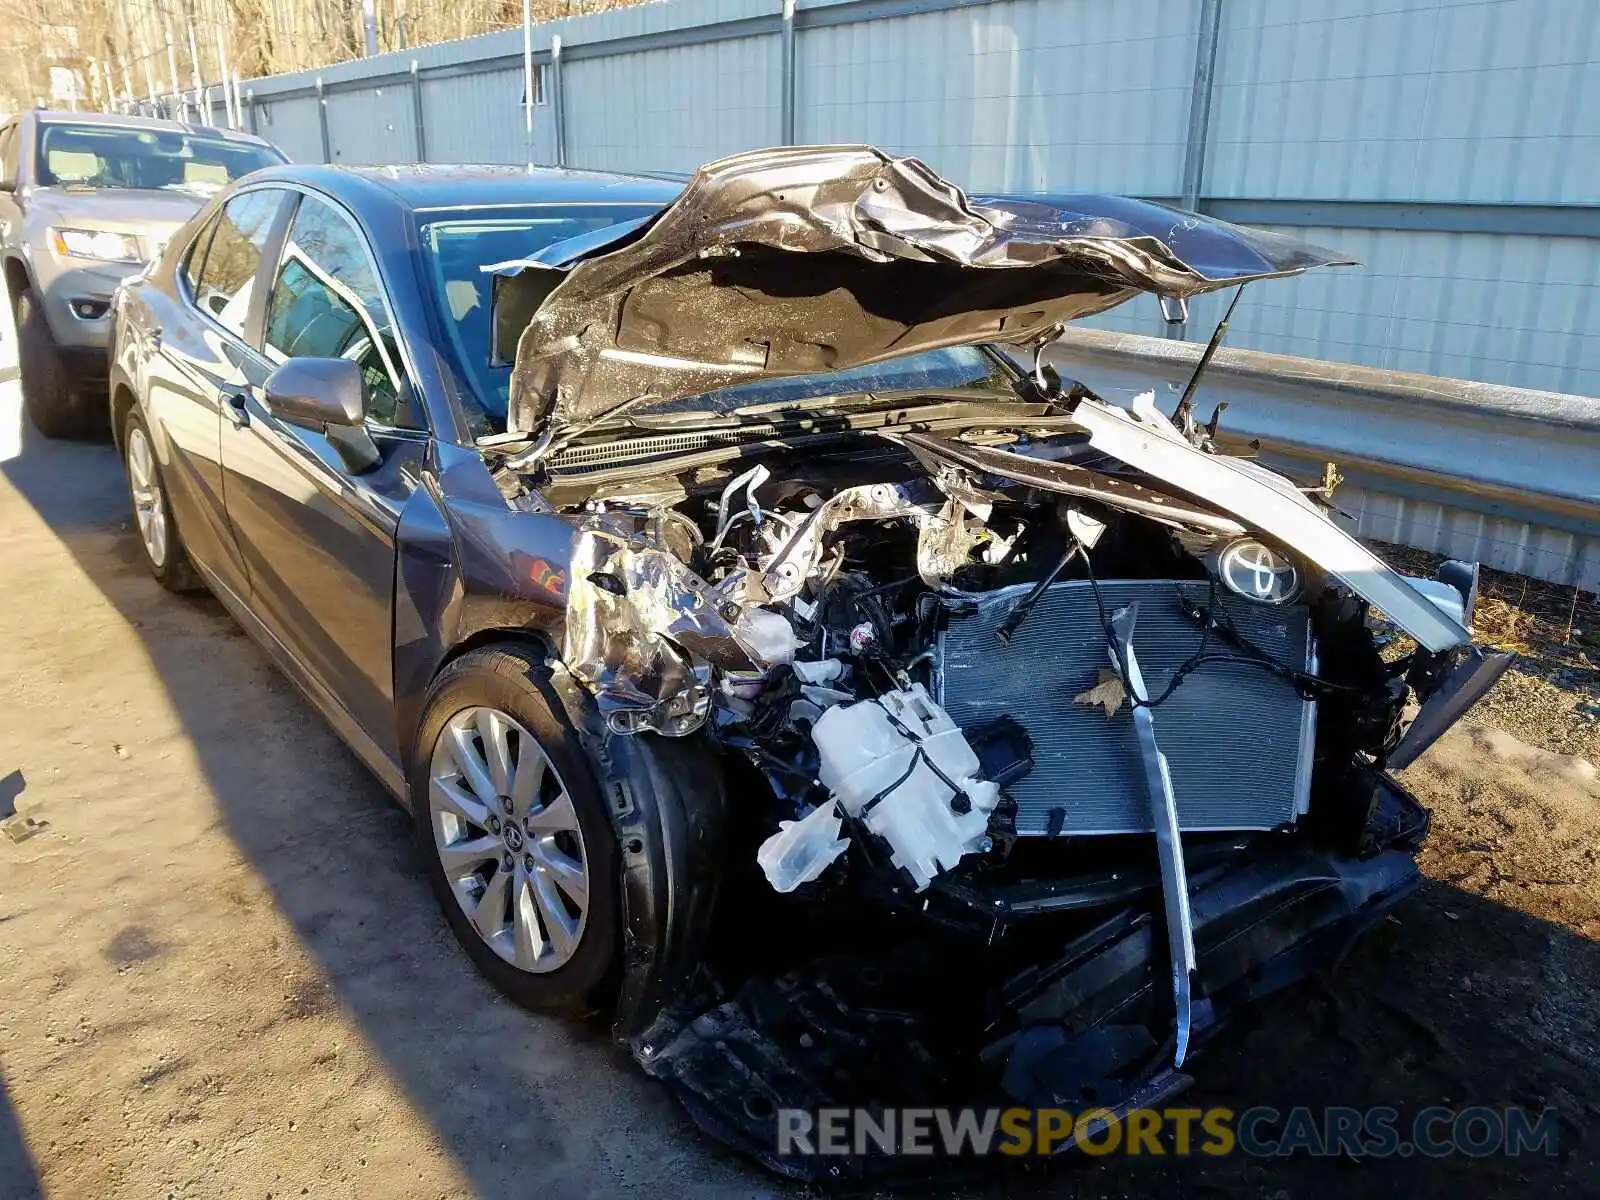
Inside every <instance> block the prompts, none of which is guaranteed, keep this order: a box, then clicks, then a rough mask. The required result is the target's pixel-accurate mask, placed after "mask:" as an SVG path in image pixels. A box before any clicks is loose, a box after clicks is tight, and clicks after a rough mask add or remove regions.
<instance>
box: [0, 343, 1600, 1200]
mask: <svg viewBox="0 0 1600 1200" xmlns="http://www.w3.org/2000/svg"><path fill="white" fill-rule="evenodd" d="M8 340H9V339H8ZM0 392H3V401H4V404H3V407H0V460H3V461H0V715H3V726H0V817H4V816H6V815H8V814H10V813H11V812H12V810H13V809H15V812H16V814H18V815H19V816H21V817H22V818H23V819H24V820H25V819H27V818H29V817H31V818H32V819H33V820H34V821H35V822H38V823H40V824H41V826H42V827H41V828H39V829H38V831H37V832H36V833H34V834H33V836H31V837H28V838H26V839H25V840H21V841H18V842H15V843H13V842H11V841H9V840H8V839H6V838H4V837H0V1200H19V1198H22V1197H31V1196H33V1195H35V1194H38V1193H43V1194H45V1195H49V1196H52V1197H71V1198H74V1200H75V1198H78V1197H102V1196H106V1197H164V1196H182V1197H218V1198H221V1197H228V1198H230V1200H231V1198H233V1197H255V1198H257V1200H260V1198H261V1197H296V1196H347V1197H424V1198H432V1197H465V1196H484V1197H524V1196H534V1195H541V1196H560V1197H565V1196H583V1195H596V1196H610V1195H618V1194H648V1195H650V1196H652V1197H655V1198H662V1200H664V1198H665V1197H668V1196H675V1195H694V1196H730V1197H731V1196H749V1195H770V1194H779V1193H782V1194H789V1193H790V1189H788V1188H786V1187H785V1186H784V1185H781V1184H779V1183H777V1182H775V1181H774V1180H772V1179H770V1178H768V1177H766V1176H764V1175H762V1174H760V1173H759V1172H757V1171H755V1170H754V1169H752V1168H750V1167H748V1166H747V1165H746V1164H745V1163H744V1162H742V1161H741V1160H738V1159H736V1158H734V1157H732V1156H731V1155H729V1154H727V1153H725V1152H723V1151H722V1150H720V1149H719V1148H718V1147H717V1146H715V1145H714V1144H712V1143H710V1142H709V1141H708V1140H707V1139H705V1138H703V1137H702V1136H700V1135H699V1134H698V1133H696V1132H695V1130H694V1129H693V1128H692V1127H691V1125H690V1124H689V1122H688V1121H687V1119H686V1118H685V1117H683V1116H682V1115H681V1114H680V1113H679V1112H678V1111H677V1109H676V1108H675V1107H674V1105H673V1104H672V1103H670V1102H669V1101H668V1099H667V1098H666V1097H665V1096H664V1095H663V1094H662V1093H661V1092H660V1091H659V1090H658V1089H657V1088H656V1087H655V1085H653V1084H651V1083H650V1082H649V1081H647V1080H645V1079H644V1078H643V1077H642V1076H641V1075H640V1074H639V1073H638V1072H637V1071H636V1070H635V1069H633V1067H632V1065H631V1063H630V1061H629V1060H628V1059H627V1058H626V1057H625V1056H624V1055H622V1054H621V1053H619V1052H618V1051H616V1050H615V1049H614V1048H613V1047H612V1046H611V1045H610V1044H609V1042H608V1041H607V1039H606V1038H605V1036H604V1035H603V1033H601V1032H599V1031H596V1030H592V1029H587V1028H583V1027H579V1026H574V1025H570V1024H562V1023H559V1022H555V1021H551V1020H544V1019H538V1018H534V1017H532V1016H529V1015H528V1014H526V1013H524V1012H521V1011H520V1010H517V1009H515V1008H513V1007H511V1006H510V1005H509V1004H507V1003H505V1002H503V1001H501V1000H499V999H498V998H497V997H496V996H494V995H493V994H492V993H491V992H490V991H489V989H488V988H487V987H486V986H485V985H484V984H483V983H481V982H479V980H478V979H477V978H476V977H475V976H474V975H473V973H472V971H471V970H470V969H469V967H468V965H467V963H466V960H465V959H464V958H463V957H462V955H461V954H460V953H459V952H458V951H457V950H456V948H455V946H454V945H453V943H452V942H451V941H450V939H449V936H448V934H447V932H446V931H445V928H444V926H443V924H442V922H441V921H440V920H439V918H438V916H437V915H436V911H435V909H434V906H433V903H432V901H431V899H430V897H429V895H428V893H427V889H426V886H425V883H424V881H423V879H422V877H421V875H420V874H419V872H418V868H417V864H416V862H415V861H414V859H413V855H412V851H411V849H410V845H409V843H408V840H407V834H406V819H405V818H404V817H403V816H402V815H401V813H400V812H399V810H398V809H396V808H395V807H394V806H393V805H392V804H391V803H390V802H389V801H388V800H387V799H386V798H385V795H384V793H383V792H382V791H381V789H380V788H379V786H378V785H377V783H375V782H374V781H373V780H372V779H371V778H370V777H368V776H367V775H366V774H365V773H364V771H363V769H362V768H361V767H360V766H359V765H358V764H357V762H356V761H355V760H354V758H353V757H352V756H351V755H350V754H348V753H347V752H346V751H345V750H344V749H343V748H342V746H341V745H340V744H339V743H338V742H337V741H336V739H335V738H334V736H333V735H332V733H331V732H330V731H329V730H328V729H327V728H326V727H325V726H324V725H323V724H322V722H321V720H320V719H319V718H318V717H317V716H315V715H314V714H313V713H312V711H311V710H310V709H309V708H308V706H307V705H306V704H305V703H304V702H303V701H302V700H301V699H300V697H299V696H298V694H297V693H295V692H294V691H293V690H292V688H291V687H290V686H289V685H288V684H287V683H286V682H285V681H284V680H282V679H281V678H280V677H279V676H278V675H277V674H276V673H275V672H274V671H273V669H272V668H271V667H270V666H269V665H268V663H267V661H266V659H265V658H264V656H263V655H262V654H261V653H260V652H259V651H258V650H257V649H256V647H255V646H254V645H253V644H252V643H250V642H249V641H248V640H247V639H246V638H245V637H244V636H243V635H242V634H241V633H240V632H239V630H238V629H237V628H236V627H235V626H234V625H233V624H232V623H231V622H230V621H229V619H228V618H227V617H226V616H225V615H224V614H223V612H222V610H221V609H220V608H219V607H218V606H217V605H216V604H215V603H214V602H212V601H210V600H207V599H199V600H180V599H177V598H174V597H172V596H169V595H167V594H166V593H164V592H163V591H162V590H161V589H160V588H159V587H158V586H157V585H156V584H155V583H154V582H153V581H152V580H151V579H150V578H149V577H148V576H147V574H146V573H145V571H144V569H143V567H142V564H141V563H140V561H139V559H138V557H137V555H138V553H139V551H138V549H137V547H136V545H135V542H134V540H133V537H132V534H131V533H130V532H129V531H128V515H127V504H126V500H125V497H124V494H123V492H122V489H121V482H120V473H119V470H118V466H117V463H116V461H115V458H114V455H113V453H112V451H111V448H110V447H109V446H107V445H73V444H65V445H62V444H51V443H44V442H41V441H39V440H38V439H37V438H36V437H32V436H27V435H23V434H19V432H18V425H17V418H16V395H15V384H14V383H6V384H0ZM1563 694H1565V693H1563ZM1517 707H1518V708H1519V711H1520V708H1521V707H1523V706H1517ZM1491 711H1493V709H1491ZM1573 719H1577V718H1576V717H1574V718H1573ZM1518 732H1519V734H1520V736H1521V737H1522V738H1523V739H1525V740H1524V741H1516V740H1513V739H1512V738H1510V737H1509V736H1508V735H1506V734H1503V733H1499V732H1496V731H1492V730H1486V729H1469V730H1465V731H1458V732H1456V733H1454V734H1452V736H1451V737H1450V738H1449V739H1448V740H1447V741H1446V742H1445V743H1443V744H1442V745H1441V746H1439V747H1437V748H1436V749H1435V750H1434V752H1432V753H1431V754H1430V755H1429V756H1428V757H1427V758H1426V759H1425V760H1424V761H1423V762H1422V763H1421V764H1419V765H1418V766H1416V767H1414V768H1413V769H1412V770H1411V771H1410V772H1409V773H1408V777H1407V780H1408V782H1409V783H1410V785H1411V786H1412V787H1413V788H1415V789H1416V790H1417V791H1418V793H1419V794H1420V795H1421V796H1422V798H1423V799H1424V801H1425V802H1426V803H1428V804H1429V805H1430V806H1432V807H1433V809H1434V811H1435V836H1434V838H1433V839H1432V841H1431V842H1430V844H1429V847H1428V849H1427V852H1426V854H1425V857H1424V860H1423V862H1424V867H1425V869H1426V872H1427V875H1428V882H1427V884H1426V885H1425V887H1424V888H1423V890H1422V892H1421V893H1420V894H1419V895H1418V896H1416V897H1415V898H1413V899H1411V900H1410V901H1408V902H1407V903H1405V904H1404V905H1403V906H1402V907H1401V908H1400V909H1399V910H1398V911H1397V913H1396V915H1394V916H1393V917H1391V918H1390V919H1389V920H1388V921H1387V922H1386V923H1385V924H1384V925H1382V926H1381V927H1380V929H1379V931H1378V932H1377V934H1376V935H1375V936H1374V937H1372V938H1371V939H1369V940H1368V941H1367V942H1365V943H1363V944H1362V945H1361V946H1360V947H1358V948H1357V949H1356V950H1355V951H1354V952H1353V953H1352V954H1351V956H1350V957H1349V958H1348V960H1347V961H1346V962H1345V963H1344V964H1343V966H1342V969H1341V970H1340V971H1339V972H1338V973H1337V974H1336V975H1334V976H1333V977H1331V978H1330V979H1319V980H1315V981H1312V982H1311V983H1309V984H1307V985H1305V986H1303V987H1300V988H1297V989H1295V990H1294V991H1292V992H1290V993H1288V994H1287V995H1284V996H1282V997H1280V998H1279V999H1278V1000H1277V1001H1275V1002H1274V1003H1273V1004H1271V1005H1270V1006H1268V1007H1267V1008H1266V1009H1265V1010H1264V1011H1263V1012H1261V1013H1260V1014H1259V1016H1258V1017H1256V1018H1255V1019H1254V1020H1253V1021H1251V1022H1250V1023H1249V1024H1247V1025H1236V1026H1234V1027H1232V1028H1230V1029H1229V1030H1227V1031H1225V1032H1224V1033H1223V1034H1222V1035H1220V1036H1219V1038H1218V1039H1217V1040H1216V1041H1214V1042H1213V1043H1211V1044H1210V1046H1209V1047H1208V1048H1207V1049H1206V1050H1205V1051H1204V1052H1203V1053H1202V1055H1201V1056H1200V1057H1199V1058H1198V1059H1196V1060H1195V1061H1194V1067H1195V1070H1196V1073H1197V1075H1198V1077H1199V1080H1200V1082H1199V1083H1198V1085H1197V1087H1196V1088H1195V1090H1194V1091H1193V1092H1192V1093H1191V1095H1190V1097H1189V1098H1188V1100H1189V1101H1191V1102H1192V1103H1194V1104H1196V1105H1211V1104H1226V1105H1229V1106H1232V1107H1234V1108H1236V1109H1242V1108H1245V1107H1249V1106H1251V1105H1255V1104H1270V1105H1275V1106H1277V1107H1279V1108H1281V1109H1285V1110H1286V1109H1288V1108H1290V1107H1292V1106H1293V1105H1297V1104H1306V1105H1329V1104H1340V1105H1354V1106H1358V1107H1360V1106H1367V1105H1375V1104H1387V1105H1393V1106H1395V1107H1397V1108H1399V1109H1401V1110H1402V1111H1405V1112H1414V1111H1415V1110H1418V1109H1420V1108H1423V1107H1425V1106H1427V1105H1430V1104H1445V1105H1455V1106H1458V1107H1459V1106H1465V1105H1469V1104H1485V1105H1490V1106H1504V1105H1509V1104H1519V1105H1525V1106H1529V1107H1533V1108H1537V1109H1542V1108H1545V1107H1547V1106H1549V1107H1554V1108H1555V1109H1557V1110H1558V1111H1559V1112H1560V1114H1561V1122H1562V1124H1561V1132H1560V1141H1561V1146H1562V1153H1561V1155H1560V1157H1559V1158H1557V1159H1554V1160H1550V1159H1545V1158H1537V1159H1528V1158H1522V1159H1513V1160H1506V1159H1486V1160H1481V1161H1473V1160H1469V1159H1465V1158H1454V1159H1449V1160H1445V1161H1442V1162H1439V1161H1429V1160H1424V1159H1420V1158H1414V1159H1401V1158H1395V1159H1388V1160H1382V1161H1378V1160H1367V1161H1361V1162H1356V1161H1352V1160H1349V1159H1339V1160H1310V1159H1304V1158H1296V1159H1291V1160H1289V1161H1285V1162H1272V1161H1260V1160H1251V1159H1247V1158H1242V1157H1233V1158H1229V1159H1226V1160H1220V1161H1213V1160H1205V1161H1201V1160H1198V1159H1184V1160H1181V1161H1180V1160H1175V1159H1172V1158H1159V1159H1158V1158H1144V1159H1119V1160H1111V1159H1105V1160H1095V1161H1085V1160H1080V1161H1077V1162H1074V1163H1067V1164H1061V1165H1059V1166H1056V1167H1054V1168H1052V1169H1049V1170H1046V1171H1038V1172H1034V1173H1030V1174H1027V1175H1025V1176H1018V1175H1017V1174H1011V1175H1006V1176H1003V1177H1001V1178H999V1179H997V1180H994V1181H992V1182H979V1183H975V1184H971V1185H963V1187H962V1190H961V1194H972V1195H993V1196H1002V1195H1040V1196H1045V1195H1049V1196H1067V1195H1070V1196H1079V1197H1112V1196H1124V1195H1155V1196H1180V1195H1182V1196H1196V1195H1206V1196H1251V1197H1261V1198H1263V1200H1288V1198H1290V1197H1296V1198H1297V1197H1320V1196H1330V1197H1331V1196H1341V1197H1343V1196H1352V1195H1354V1196H1367V1195H1370V1196H1390V1195H1406V1196H1408V1197H1411V1198H1413V1200H1423V1198H1430V1197H1450V1198H1451V1200H1455V1198H1456V1197H1459V1196H1461V1195H1471V1196H1479V1195H1484V1196H1491V1195H1492V1196H1507V1197H1511V1196H1526V1195H1542V1196H1546V1197H1561V1196H1577V1195H1600V1166H1597V1163H1596V1154H1595V1148H1594V1142H1593V1134H1592V1133H1590V1129H1591V1128H1592V1127H1593V1125H1594V1123H1595V1121H1596V1119H1600V869H1597V868H1600V863H1597V854H1600V821H1597V816H1600V784H1597V782H1596V779H1595V773H1594V770H1593V768H1592V767H1590V766H1589V765H1588V764H1587V763H1585V762H1583V761H1581V760H1579V759H1576V758H1567V757H1561V756H1560V755H1558V754H1555V753H1552V752H1551V751H1555V750H1564V749H1567V748H1568V747H1569V746H1570V745H1571V744H1572V739H1570V738H1569V737H1568V736H1567V734H1568V732H1569V731H1567V730H1566V729H1565V727H1564V718H1561V717H1559V716H1558V717H1557V719H1556V720H1555V721H1554V724H1553V725H1552V726H1550V729H1549V731H1548V736H1543V737H1541V734H1540V724H1539V722H1538V721H1537V720H1526V719H1524V720H1523V721H1522V724H1521V726H1520V727H1519V729H1518ZM1529 742H1533V743H1535V744H1531V745H1530V744H1529ZM928 1194H949V1189H948V1188H945V1187H940V1188H930V1189H928Z"/></svg>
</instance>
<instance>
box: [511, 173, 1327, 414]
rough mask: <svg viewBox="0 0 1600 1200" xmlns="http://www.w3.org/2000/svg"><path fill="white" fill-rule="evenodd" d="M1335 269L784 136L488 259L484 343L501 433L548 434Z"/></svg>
mask: <svg viewBox="0 0 1600 1200" xmlns="http://www.w3.org/2000/svg"><path fill="white" fill-rule="evenodd" d="M1351 262H1353V260H1352V259H1349V258H1347V257H1345V256H1343V255H1340V254H1337V253H1334V252H1333V251H1329V250H1323V249H1321V248H1319V247H1316V246H1312V245H1309V244H1307V243H1305V242H1302V241H1299V240H1297V239H1295V238H1290V237H1284V236H1283V235H1281V234H1275V233H1268V232H1264V231H1262V230H1256V229H1245V228H1242V227H1240V226H1238V225H1230V224H1228V223H1227V222H1225V221H1217V220H1213V219H1211V218H1209V217H1204V216H1200V215H1197V214H1195V213H1189V212H1183V211H1180V210H1177V209H1171V208H1167V207H1165V206H1163V205H1159V204H1152V203H1149V202H1146V201H1140V200H1130V199H1126V198H1124V197H1118V196H1099V195H1083V196H1069V197H1061V198H1053V199H1051V200H1050V201H1049V202H1048V203H1044V202H1037V201H1022V200H1007V199H977V200H974V199H969V198H968V197H967V196H966V195H965V194H964V193H963V192H962V191H961V189H960V188H958V187H956V186H955V185H954V184H951V183H949V182H947V181H945V180H944V179H941V178H940V177H939V176H938V175H936V174H934V173H933V171H931V170H929V169H928V167H927V166H925V165H924V164H923V163H921V162H919V161H918V160H917V159H914V158H898V159H897V158H891V157H889V156H888V155H886V154H883V153H882V152H881V151H878V150H875V149H873V148H872V147H870V146H822V147H817V146H796V147H788V148H782V149H773V150H758V151H752V152H750V153H747V154H740V155H735V156H733V157H731V158H724V159H720V160H718V161H716V162H713V163H709V164H708V165H706V166H704V167H702V168H701V169H700V170H699V171H698V172H697V173H696V174H695V176H694V178H693V179H692V180H690V182H689V184H688V185H687V186H686V187H685V188H684V190H683V192H682V193H681V194H680V195H679V197H678V198H677V199H676V200H675V201H674V202H673V203H671V204H669V205H668V206H667V207H665V208H664V209H662V210H661V212H659V213H657V214H656V215H655V216H653V217H651V218H648V219H646V220H643V221H635V222H629V223H625V224H623V225H619V226H615V227H612V228H610V229H606V230H602V231H600V232H598V233H590V234H585V235H583V236H581V237H580V238H575V239H573V240H571V241H568V242H561V243H557V244H556V245H554V246H550V247H548V248H546V249H545V250H544V251H542V252H541V253H539V254H538V255H535V256H533V257H530V258H528V259H523V260H518V261H516V262H511V263H503V264H500V265H498V266H496V267H492V268H489V269H490V270H491V271H493V272H494V273H495V274H496V275H498V276H500V277H501V278H499V279H498V280H497V286H496V289H495V301H494V319H495V344H496V346H498V347H501V348H509V347H510V346H511V345H512V344H513V342H515V345H516V358H515V369H514V371H513V373H512V382H511V402H510V409H509V412H508V414H507V428H508V430H511V431H517V432H523V433H528V434H531V435H535V436H539V437H541V439H542V440H543V441H544V443H545V444H549V443H550V442H554V441H559V440H560V439H561V435H562V433H563V431H564V430H570V429H571V428H572V427H574V426H577V425H582V424H587V423H590V422H592V421H595V420H597V419H600V418H602V417H605V416H607V415H609V414H612V413H614V412H617V411H619V410H621V409H623V408H625V407H628V406H630V405H632V404H634V403H638V402H646V401H648V402H649V403H652V404H657V403H663V402H667V401H671V400H675V399H681V398H683V397H688V396H696V395H700V394H702V393H705V392H708V391H712V390H715V389H717V388H721V387H727V386H730V385H732V384H737V383H746V382H750V381H753V380H758V379H771V378H778V377H782V376H790V375H805V374H811V373H814V372H819V371H833V370H839V369H842V368H845V367H851V366H857V365H861V364H865V363H871V362H877V361H880V360H883V359H889V358H895V357H898V356H900V355H904V354H911V353H915V352H917V351H920V350H928V349H932V348H935V347H940V346H953V345H959V344H963V343H971V342H1004V343H1010V344H1017V345H1022V344H1028V343H1032V342H1037V341H1041V340H1044V339H1048V338H1050V337H1052V336H1054V334H1055V333H1056V331H1057V330H1058V329H1059V328H1060V327H1061V326H1062V325H1063V324H1064V323H1066V322H1067V321H1071V320H1074V319H1076V318H1079V317H1086V316H1091V315H1093V314H1095V313H1099V312H1104V311H1105V310H1106V309H1108V308H1112V307H1114V306H1115V305H1118V304H1121V303H1122V302H1123V301H1125V300H1128V299H1130V298H1131V297H1133V296H1136V295H1138V294H1139V293H1141V292H1155V293H1158V294H1161V295H1168V296H1193V295H1197V294H1199V293H1201V292H1207V291H1211V290H1214V289H1216V288H1221V287H1226V286H1228V285H1230V284H1235V283H1240V282H1243V281H1246V280H1251V279H1265V278H1270V277H1273V276H1279V275H1292V274H1296V273H1298V272H1300V271H1304V270H1306V269H1308V268H1310V267H1317V266H1328V265H1335V264H1348V263H1351ZM502 353H503V349H502Z"/></svg>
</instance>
